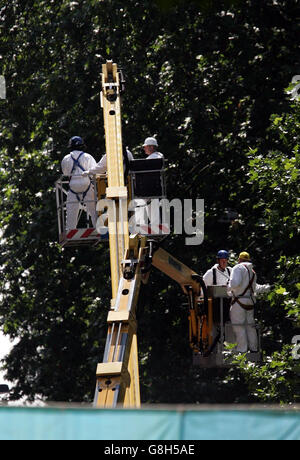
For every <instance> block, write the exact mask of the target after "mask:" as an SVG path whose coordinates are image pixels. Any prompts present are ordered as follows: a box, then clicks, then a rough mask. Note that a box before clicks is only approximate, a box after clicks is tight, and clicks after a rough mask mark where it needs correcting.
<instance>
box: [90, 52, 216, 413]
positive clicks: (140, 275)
mask: <svg viewBox="0 0 300 460" xmlns="http://www.w3.org/2000/svg"><path fill="white" fill-rule="evenodd" d="M120 95H121V75H120V72H119V71H118V68H117V65H116V64H115V63H113V62H112V61H107V62H106V64H103V66H102V94H101V103H102V107H103V116H104V126H105V140H106V155H107V181H108V184H107V188H106V199H107V200H109V201H110V202H111V209H114V210H115V212H114V213H111V214H110V213H109V214H108V228H109V247H110V266H111V284H112V299H111V309H110V311H109V313H108V317H107V323H108V332H107V339H106V345H105V351H104V357H103V361H102V362H101V363H99V364H98V365H97V371H96V389H95V397H94V406H96V407H115V406H116V405H122V406H123V407H139V406H140V387H139V368H138V346H137V321H136V306H137V301H138V296H139V291H140V286H141V283H142V282H144V283H146V282H147V280H148V277H149V270H150V267H151V265H153V266H154V267H156V268H157V269H159V270H161V271H162V272H164V273H165V274H166V275H168V276H169V277H171V278H172V279H174V280H175V281H176V282H177V283H179V285H180V286H181V288H182V290H183V292H184V293H185V294H186V295H187V297H188V301H189V325H190V326H189V341H190V344H191V347H192V349H193V351H194V352H195V353H199V352H203V350H205V349H206V348H207V347H208V346H209V344H210V330H211V327H212V324H211V321H210V322H209V321H208V320H207V313H208V308H207V298H206V297H205V296H204V299H203V298H202V299H201V298H200V294H201V292H202V293H203V292H204V293H205V292H206V291H205V285H204V283H203V281H202V278H201V276H199V275H198V274H197V273H196V272H194V271H193V270H191V269H189V268H188V267H187V266H185V265H184V264H182V263H181V262H180V261H178V260H177V259H175V258H174V257H173V256H171V255H170V254H169V253H168V252H166V251H165V250H163V249H162V248H159V247H158V245H157V243H156V242H155V241H152V240H149V238H147V237H146V236H142V235H139V234H136V235H130V236H129V230H128V212H127V200H128V195H129V193H128V187H126V186H125V183H124V171H123V146H122V127H121V98H120Z"/></svg>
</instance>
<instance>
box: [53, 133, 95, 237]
mask: <svg viewBox="0 0 300 460" xmlns="http://www.w3.org/2000/svg"><path fill="white" fill-rule="evenodd" d="M84 146H85V145H84V141H83V139H82V137H80V136H73V137H71V139H70V140H69V143H68V148H69V150H70V153H69V154H68V155H66V156H65V157H64V158H63V160H62V162H61V169H62V172H63V175H64V176H69V177H70V182H69V191H68V195H67V202H66V209H67V218H66V230H67V231H69V230H71V229H75V228H76V227H77V220H78V214H79V209H80V206H84V207H85V209H86V212H87V214H88V215H90V217H91V219H92V224H93V226H94V227H95V226H96V220H97V214H96V203H95V191H94V186H93V184H92V183H91V180H90V178H89V177H88V176H87V175H84V173H85V171H87V170H89V169H91V168H94V167H95V166H96V161H95V159H94V157H92V155H90V154H89V153H86V152H84V151H83V148H84Z"/></svg>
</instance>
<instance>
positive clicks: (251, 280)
mask: <svg viewBox="0 0 300 460" xmlns="http://www.w3.org/2000/svg"><path fill="white" fill-rule="evenodd" d="M243 265H244V267H245V268H246V269H247V272H248V275H249V283H248V286H247V287H246V288H245V289H244V291H243V292H242V294H240V295H238V296H233V297H232V300H231V305H233V304H234V303H235V302H237V303H238V304H239V305H240V307H242V308H244V309H245V310H253V308H254V301H253V298H252V295H254V290H253V287H252V284H253V281H254V278H255V271H254V270H253V269H252V271H253V276H252V278H251V279H250V271H249V268H248V267H247V265H245V264H243ZM248 289H250V297H251V300H252V302H253V305H245V304H244V303H242V302H241V301H240V300H239V297H240V298H241V297H244V295H245V294H246V292H247V291H248Z"/></svg>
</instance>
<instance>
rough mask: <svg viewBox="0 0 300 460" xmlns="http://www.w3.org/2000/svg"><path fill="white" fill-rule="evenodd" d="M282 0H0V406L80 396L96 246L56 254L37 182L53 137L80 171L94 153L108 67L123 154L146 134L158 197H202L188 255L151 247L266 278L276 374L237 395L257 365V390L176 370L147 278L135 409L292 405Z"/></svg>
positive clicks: (173, 327)
mask: <svg viewBox="0 0 300 460" xmlns="http://www.w3.org/2000/svg"><path fill="white" fill-rule="evenodd" d="M296 7H297V2H296V1H295V0H286V1H284V0H281V1H278V2H273V1H271V0H268V1H265V2H259V1H258V0H248V1H244V2H240V1H224V2H213V1H200V0H199V1H192V2H185V1H167V2H161V1H159V0H157V1H156V2H151V1H143V2H140V1H137V0H130V1H127V2H126V3H125V4H124V2H123V1H120V0H114V1H111V0H106V1H102V2H99V1H96V0H95V1H94V0H85V1H82V2H76V1H74V2H71V1H67V0H63V1H61V2H55V1H53V0H43V1H39V2H38V1H35V0H27V1H18V0H13V1H11V2H9V3H7V2H3V1H0V19H1V20H0V33H1V36H0V43H1V56H0V74H2V75H4V76H5V78H6V84H7V100H5V101H3V100H0V111H1V121H0V168H1V169H0V183H1V200H2V206H1V211H0V219H1V230H2V240H1V251H0V259H1V273H2V277H1V292H2V297H1V306H0V322H1V325H2V328H3V330H4V332H5V333H6V334H8V335H10V336H11V337H12V338H15V339H17V340H18V343H17V345H16V346H15V347H14V348H13V350H12V352H11V353H10V355H9V356H8V358H7V359H6V363H5V366H6V370H7V376H8V378H10V379H11V380H13V381H14V382H15V387H14V393H13V397H14V398H16V399H17V398H19V397H21V396H27V397H29V398H34V397H35V396H36V395H37V394H38V395H42V396H43V397H45V398H47V399H48V400H65V401H80V400H91V399H92V394H93V389H94V388H93V387H94V379H95V378H94V374H95V367H96V363H97V361H99V359H100V360H101V358H102V353H103V346H104V341H105V336H106V314H107V310H108V306H109V302H110V280H109V273H110V269H109V257H108V248H107V247H106V246H103V247H102V246H101V247H99V248H98V249H97V250H95V249H88V250H87V249H84V250H83V249H81V248H78V249H67V250H62V249H61V248H60V247H59V246H58V244H57V230H56V228H57V227H56V209H55V197H54V193H53V187H54V182H55V180H56V179H57V177H58V175H59V174H60V161H61V159H62V156H63V155H64V154H65V153H66V144H67V141H68V138H69V137H70V136H71V135H74V134H80V135H82V136H83V137H84V138H85V140H86V143H87V146H88V151H89V152H90V153H92V154H93V155H94V156H95V158H96V159H97V160H99V158H100V156H101V155H102V153H104V148H105V143H104V129H103V120H102V115H101V109H100V107H99V90H100V72H101V64H102V63H103V62H105V60H106V59H114V61H116V62H117V63H118V65H119V66H121V67H122V68H123V70H124V73H125V76H126V92H125V94H124V97H123V112H122V114H123V137H124V142H125V144H126V145H128V146H129V147H130V149H131V150H132V151H133V153H134V154H135V155H136V156H137V157H142V155H143V153H142V149H141V143H142V141H143V139H144V137H146V136H148V135H157V138H158V141H159V145H160V150H161V151H162V152H163V153H164V154H165V156H166V157H167V158H168V161H169V169H168V195H169V197H170V199H172V198H174V197H178V198H181V199H184V198H204V199H205V240H204V243H203V244H202V246H200V247H199V248H197V250H196V251H195V248H192V247H188V246H185V244H184V238H183V237H181V236H180V235H178V236H174V235H173V236H171V237H170V238H168V239H167V240H166V241H165V242H164V244H165V245H166V247H167V248H168V249H169V250H170V251H171V252H172V253H174V255H176V256H177V257H178V258H181V259H182V260H183V261H184V262H185V263H187V264H188V265H190V266H192V267H193V268H194V269H196V270H197V271H198V272H203V271H204V270H206V269H207V268H208V267H209V266H210V265H211V264H212V263H214V260H215V254H216V251H217V250H218V249H220V248H227V249H230V250H231V251H232V260H234V258H235V256H236V254H237V253H238V252H239V251H240V250H243V249H248V250H249V251H250V252H251V253H252V255H253V259H254V262H255V264H256V266H257V271H258V274H259V278H260V281H261V282H264V281H270V282H273V283H274V284H276V287H275V288H274V290H273V291H272V292H271V293H270V295H269V297H268V299H266V298H265V299H264V300H263V301H261V302H260V304H259V306H258V309H257V315H258V317H259V319H260V321H261V324H262V331H263V345H264V348H265V350H266V353H267V355H268V356H269V358H268V359H269V360H270V362H271V363H272V362H273V359H272V353H273V352H276V353H277V355H276V359H275V361H276V360H277V361H276V362H279V361H280V363H283V364H282V366H283V368H281V371H284V366H285V364H286V368H287V367H289V370H288V373H287V374H285V375H286V376H287V377H286V378H287V380H288V385H289V388H290V391H289V392H286V393H284V392H282V391H281V390H280V385H282V380H278V388H276V382H277V380H276V376H275V377H274V378H273V380H272V382H274V387H272V389H271V390H270V388H269V387H268V385H267V384H266V385H265V386H264V385H261V386H260V390H262V391H256V390H255V389H256V388H257V385H258V381H259V378H260V375H262V374H260V371H261V372H264V376H265V377H266V380H265V381H267V377H268V376H269V377H270V376H272V375H275V372H274V374H272V372H273V370H276V369H278V367H276V366H275V365H274V366H273V367H272V364H271V365H270V366H267V367H266V368H265V369H262V370H260V369H259V368H258V369H257V373H256V371H255V372H254V371H251V369H248V368H247V366H246V365H244V364H243V363H241V364H240V367H238V368H237V369H235V370H233V371H232V373H230V374H229V376H227V377H226V371H225V372H219V371H212V370H211V371H209V372H208V371H199V370H195V369H192V368H191V367H190V361H191V360H190V350H189V349H188V344H187V332H188V329H187V311H186V309H187V307H186V306H185V305H184V302H185V299H184V297H183V296H182V295H181V293H179V288H178V287H177V286H175V285H174V284H173V283H172V282H171V281H170V280H168V279H167V278H166V277H165V276H164V275H162V274H160V273H158V272H156V271H155V270H153V273H152V274H151V280H150V284H149V286H146V287H145V289H146V294H145V295H143V296H142V297H143V299H146V301H145V304H144V305H142V303H141V305H140V306H139V310H140V314H139V345H140V362H141V384H142V399H143V401H145V402H189V403H192V402H215V401H218V402H230V401H236V402H238V401H243V402H247V401H253V400H257V399H259V398H262V399H263V400H267V401H273V400H288V401H290V400H293V399H295V398H294V396H293V395H295V394H296V393H295V388H296V384H297V383H295V382H297V378H296V377H295V375H296V374H295V373H294V372H295V371H294V370H293V366H292V363H291V360H290V359H289V358H288V357H287V354H288V352H287V351H286V348H283V345H289V344H290V343H291V339H292V337H293V335H294V334H295V333H296V332H297V327H298V326H299V303H298V288H299V285H297V277H298V276H299V272H298V268H299V260H298V259H297V257H296V255H297V254H296V247H297V241H298V240H297V238H298V236H299V235H298V233H297V231H298V226H297V222H298V217H299V207H298V206H299V203H298V201H297V198H298V197H297V183H298V176H297V168H298V167H299V147H298V146H299V102H297V100H296V101H293V103H291V101H290V96H289V95H288V94H287V93H286V92H285V89H286V88H287V87H288V86H289V84H290V82H291V79H292V77H293V75H296V74H297V73H299V71H298V69H299V55H298V50H297V43H298V42H297V39H296V31H297V26H298V24H297V22H296V21H295V17H296V11H297V8H296ZM295 280H296V281H295ZM150 293H151V294H150ZM150 298H151V299H155V302H151V304H150V302H149V299H150ZM162 364H163V366H162ZM162 368H163V369H164V372H163V375H162ZM212 380H213V382H214V384H213V385H212V384H211V381H212ZM262 386H264V388H262ZM247 389H248V390H247ZM277 390H278V391H277ZM216 395H217V396H216Z"/></svg>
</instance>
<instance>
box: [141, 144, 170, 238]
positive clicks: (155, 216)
mask: <svg viewBox="0 0 300 460" xmlns="http://www.w3.org/2000/svg"><path fill="white" fill-rule="evenodd" d="M157 147H158V143H157V140H156V139H155V137H146V139H145V140H144V143H143V148H144V152H145V154H146V156H147V160H153V159H159V158H162V159H163V158H164V156H163V154H162V153H160V152H158V151H157ZM135 204H136V208H135V222H136V224H138V226H139V227H138V228H140V229H143V227H145V228H148V219H149V221H150V224H151V228H152V230H155V229H156V230H158V228H159V227H158V226H159V224H160V223H161V217H160V208H159V207H158V206H155V205H153V206H152V207H151V201H150V200H148V201H147V202H145V200H144V199H136V200H135ZM147 231H148V230H146V233H147Z"/></svg>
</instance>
